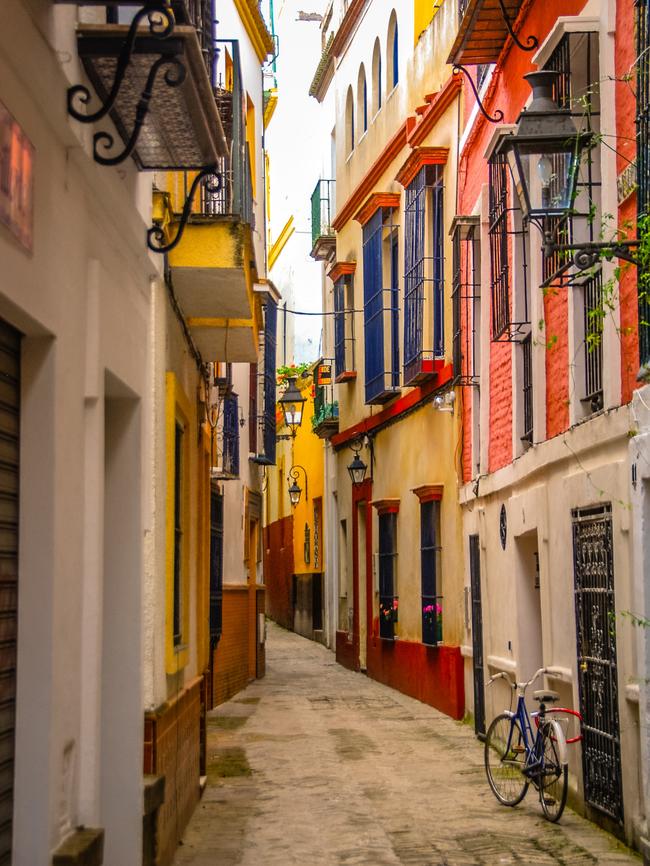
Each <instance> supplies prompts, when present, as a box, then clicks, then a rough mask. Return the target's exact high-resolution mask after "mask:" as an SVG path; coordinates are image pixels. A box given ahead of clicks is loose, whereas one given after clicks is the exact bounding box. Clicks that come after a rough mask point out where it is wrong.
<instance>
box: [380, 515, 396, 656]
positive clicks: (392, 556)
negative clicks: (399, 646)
mask: <svg viewBox="0 0 650 866" xmlns="http://www.w3.org/2000/svg"><path fill="white" fill-rule="evenodd" d="M378 520H379V554H378V560H379V637H380V638H383V639H384V640H394V639H395V623H396V622H397V616H398V604H399V599H398V596H397V595H396V593H395V585H396V582H397V514H395V513H388V514H380V515H379V517H378Z"/></svg>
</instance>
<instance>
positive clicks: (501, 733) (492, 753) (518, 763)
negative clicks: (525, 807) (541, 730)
mask: <svg viewBox="0 0 650 866" xmlns="http://www.w3.org/2000/svg"><path fill="white" fill-rule="evenodd" d="M525 761H526V749H525V746H524V736H523V734H522V732H521V728H520V727H519V723H518V722H517V721H516V720H515V719H513V718H512V717H511V716H509V715H508V714H507V713H502V714H501V715H500V716H497V717H496V718H495V719H494V720H493V721H492V724H491V725H490V727H489V728H488V732H487V735H486V737H485V772H486V774H487V779H488V782H489V783H490V787H491V788H492V791H493V792H494V796H495V797H496V798H497V800H498V801H499V802H500V803H503V805H504V806H516V805H517V803H521V801H522V800H523V799H524V797H525V796H526V791H527V790H528V780H527V779H526V777H525V776H524V775H523V773H522V770H523V767H524V763H525Z"/></svg>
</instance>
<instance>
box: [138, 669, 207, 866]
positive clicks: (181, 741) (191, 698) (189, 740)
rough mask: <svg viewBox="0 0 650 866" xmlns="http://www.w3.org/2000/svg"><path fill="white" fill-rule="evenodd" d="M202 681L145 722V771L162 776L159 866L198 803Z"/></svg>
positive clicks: (170, 856)
mask: <svg viewBox="0 0 650 866" xmlns="http://www.w3.org/2000/svg"><path fill="white" fill-rule="evenodd" d="M201 682H202V678H201V677H197V678H196V679H195V680H193V681H192V682H191V683H189V684H188V685H187V686H186V687H185V688H184V689H183V690H182V691H181V692H179V693H178V695H176V696H175V697H174V698H173V699H172V700H170V701H167V702H166V703H165V704H163V705H162V706H161V707H160V708H159V709H157V710H155V711H154V712H152V713H145V719H144V772H145V774H154V775H163V776H164V777H165V801H164V803H163V804H162V806H161V807H160V810H159V812H158V833H157V846H158V859H157V861H156V862H157V863H158V866H167V864H169V863H171V862H172V859H173V856H174V852H175V850H176V846H177V843H178V840H179V839H180V838H181V836H182V835H183V831H184V830H185V827H186V826H187V822H188V821H189V819H190V817H191V815H192V812H193V811H194V809H195V807H196V804H197V803H198V801H199V761H200V749H201V746H200V725H201Z"/></svg>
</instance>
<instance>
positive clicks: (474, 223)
mask: <svg viewBox="0 0 650 866" xmlns="http://www.w3.org/2000/svg"><path fill="white" fill-rule="evenodd" d="M452 243H453V251H454V252H453V255H454V261H453V264H454V276H453V284H452V296H451V297H452V312H453V317H454V320H453V338H454V342H453V364H454V380H455V382H456V383H457V384H459V385H477V384H478V381H479V364H480V357H479V338H480V333H479V327H480V309H481V308H480V304H481V242H480V237H479V218H478V216H475V217H474V216H470V217H465V216H459V217H456V219H455V221H454V225H453V236H452Z"/></svg>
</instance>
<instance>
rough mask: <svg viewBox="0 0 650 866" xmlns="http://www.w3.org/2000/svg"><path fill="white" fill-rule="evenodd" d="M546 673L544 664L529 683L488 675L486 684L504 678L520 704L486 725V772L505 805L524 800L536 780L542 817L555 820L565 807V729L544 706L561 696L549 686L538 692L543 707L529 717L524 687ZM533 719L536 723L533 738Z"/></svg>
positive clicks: (567, 778) (566, 769) (503, 676)
mask: <svg viewBox="0 0 650 866" xmlns="http://www.w3.org/2000/svg"><path fill="white" fill-rule="evenodd" d="M545 673H546V668H540V669H539V670H538V671H536V673H534V674H533V676H532V677H531V679H530V680H528V682H526V683H517V682H513V681H512V680H511V679H510V677H509V676H508V674H506V673H504V672H502V673H498V674H494V676H492V677H490V680H489V683H488V685H491V684H492V683H493V682H494V681H495V680H497V679H504V680H505V681H506V682H507V683H508V685H509V686H510V688H511V689H512V691H513V693H515V692H516V694H517V708H516V710H515V712H512V710H506V711H504V712H503V713H500V714H499V715H498V716H497V717H496V718H495V719H493V721H492V724H491V725H490V727H489V728H488V732H487V735H486V737H485V772H486V774H487V778H488V782H489V784H490V787H491V788H492V791H493V792H494V795H495V797H496V798H497V800H498V801H499V802H500V803H502V804H503V805H504V806H516V805H517V804H518V803H521V801H522V800H523V799H524V797H525V796H526V793H527V791H528V788H529V786H530V784H531V782H532V784H533V785H534V786H535V787H536V788H537V790H538V792H539V801H540V805H541V807H542V811H543V813H544V816H545V817H546V818H547V820H549V821H552V822H553V823H555V822H556V821H559V820H560V817H561V815H562V812H563V811H564V807H565V805H566V798H567V791H568V787H569V781H568V780H569V771H568V760H567V747H566V739H565V736H564V731H563V730H562V727H561V726H560V723H559V722H558V721H557V719H554V718H548V717H547V716H546V704H547V703H553V702H555V701H557V700H559V697H560V696H559V695H558V694H557V692H553V691H551V690H550V689H542V690H539V691H536V692H534V693H533V698H534V699H535V700H536V701H539V711H538V712H534V713H531V714H530V715H529V714H528V710H527V708H526V689H527V688H528V686H530V685H531V684H532V683H533V682H534V681H535V680H536V679H537V678H538V677H539V676H542V675H543V674H545ZM552 711H553V710H552V709H551V710H550V711H549V712H552ZM531 717H532V718H534V719H535V720H536V722H537V723H538V724H537V733H536V735H535V736H534V735H533V728H532V725H531V721H530V720H531Z"/></svg>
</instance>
